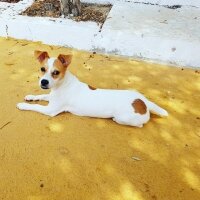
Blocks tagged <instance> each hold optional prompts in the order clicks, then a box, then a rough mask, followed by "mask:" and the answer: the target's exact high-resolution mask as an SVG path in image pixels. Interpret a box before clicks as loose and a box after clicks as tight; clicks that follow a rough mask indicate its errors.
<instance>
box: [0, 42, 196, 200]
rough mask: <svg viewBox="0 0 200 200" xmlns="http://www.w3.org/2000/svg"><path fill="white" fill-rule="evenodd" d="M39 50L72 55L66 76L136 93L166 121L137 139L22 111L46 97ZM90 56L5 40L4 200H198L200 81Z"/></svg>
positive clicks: (174, 71) (1, 81) (1, 110)
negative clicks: (164, 113) (34, 98)
mask: <svg viewBox="0 0 200 200" xmlns="http://www.w3.org/2000/svg"><path fill="white" fill-rule="evenodd" d="M35 49H40V50H47V51H49V53H50V55H53V56H57V55H58V54H59V53H64V54H68V53H72V54H73V55H74V57H73V62H72V65H71V68H70V70H71V71H72V72H73V73H74V74H76V75H77V76H78V77H79V78H80V79H81V80H82V81H85V82H87V83H89V84H90V85H92V86H95V87H99V88H120V89H136V90H138V91H140V92H142V93H144V94H145V95H146V96H147V97H148V98H150V99H151V100H153V101H154V102H156V103H158V104H159V105H161V106H162V107H164V108H165V109H167V110H168V111H169V113H170V115H169V117H168V118H157V117H155V116H153V118H152V119H151V120H150V122H149V123H148V124H147V125H145V126H144V128H142V129H139V128H133V127H127V126H120V125H118V124H116V123H114V122H113V121H112V120H109V119H92V118H91V119H90V118H86V117H78V116H74V115H72V114H69V113H65V114H61V115H59V116H57V117H54V118H50V117H47V116H44V115H41V114H38V113H34V112H25V111H19V110H17V109H16V104H17V103H18V102H22V101H23V98H24V96H25V95H27V94H40V93H42V92H43V91H42V90H41V89H40V88H39V87H38V72H39V68H38V63H37V61H35V59H34V57H33V51H34V50H35ZM90 55H91V54H89V53H85V52H80V51H74V50H70V49H66V48H60V47H53V46H48V45H42V44H40V43H32V42H27V41H19V40H13V39H7V40H6V39H3V38H0V95H1V96H0V97H1V104H0V199H4V200H199V199H200V74H199V71H196V72H195V70H192V69H184V70H182V69H181V68H175V67H167V66H162V65H156V64H149V63H145V62H138V61H134V60H132V59H121V58H116V57H110V56H109V57H106V56H102V55H96V54H95V55H94V56H90ZM133 157H137V158H140V159H141V160H140V161H137V160H135V159H134V158H133Z"/></svg>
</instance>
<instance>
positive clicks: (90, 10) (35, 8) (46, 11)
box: [22, 0, 112, 24]
mask: <svg viewBox="0 0 200 200" xmlns="http://www.w3.org/2000/svg"><path fill="white" fill-rule="evenodd" d="M111 7H112V5H110V4H106V5H102V4H89V3H82V14H81V16H79V17H70V18H71V19H73V20H75V21H94V22H97V23H101V24H102V23H104V21H105V20H106V17H107V15H108V13H109V11H110V9H111ZM22 15H27V16H42V17H54V18H58V17H60V16H61V9H60V2H59V0H45V1H44V0H36V1H35V2H34V3H33V4H32V6H31V7H29V8H27V9H26V10H25V11H24V12H22Z"/></svg>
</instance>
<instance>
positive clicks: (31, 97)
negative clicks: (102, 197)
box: [24, 95, 35, 101]
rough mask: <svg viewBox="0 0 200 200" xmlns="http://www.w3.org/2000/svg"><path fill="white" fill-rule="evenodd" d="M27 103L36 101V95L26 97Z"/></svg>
mask: <svg viewBox="0 0 200 200" xmlns="http://www.w3.org/2000/svg"><path fill="white" fill-rule="evenodd" d="M24 100H25V101H34V100H35V96H34V95H27V96H25V97H24Z"/></svg>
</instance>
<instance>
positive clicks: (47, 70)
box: [34, 51, 72, 89]
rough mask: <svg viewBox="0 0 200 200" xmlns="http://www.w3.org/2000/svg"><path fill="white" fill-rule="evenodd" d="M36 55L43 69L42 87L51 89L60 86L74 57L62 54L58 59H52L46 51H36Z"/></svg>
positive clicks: (40, 83) (40, 82)
mask: <svg viewBox="0 0 200 200" xmlns="http://www.w3.org/2000/svg"><path fill="white" fill-rule="evenodd" d="M34 55H35V58H36V59H37V60H38V61H39V63H40V67H41V68H40V70H41V73H42V76H41V78H40V81H39V85H40V87H41V88H42V89H51V88H54V87H57V86H58V85H60V84H61V83H62V80H63V78H64V76H65V73H66V71H67V67H68V66H69V64H70V63H71V60H72V55H62V54H60V55H59V56H58V57H57V58H50V57H49V55H48V53H47V52H46V51H35V52H34Z"/></svg>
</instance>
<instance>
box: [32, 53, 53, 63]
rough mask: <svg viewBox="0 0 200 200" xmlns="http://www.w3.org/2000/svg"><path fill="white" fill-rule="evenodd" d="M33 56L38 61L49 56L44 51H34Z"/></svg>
mask: <svg viewBox="0 0 200 200" xmlns="http://www.w3.org/2000/svg"><path fill="white" fill-rule="evenodd" d="M34 56H35V58H36V59H37V60H38V61H39V62H40V63H42V62H43V61H44V60H45V59H46V58H49V54H48V53H47V52H46V51H34Z"/></svg>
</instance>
